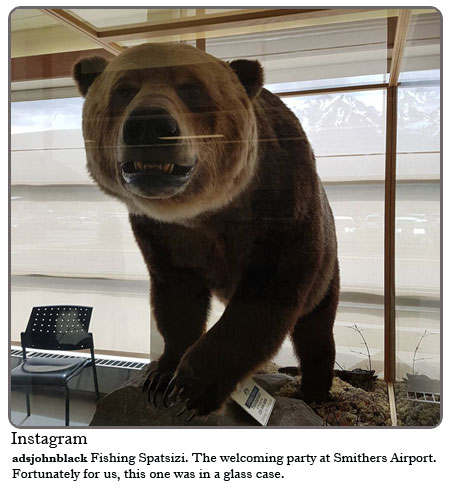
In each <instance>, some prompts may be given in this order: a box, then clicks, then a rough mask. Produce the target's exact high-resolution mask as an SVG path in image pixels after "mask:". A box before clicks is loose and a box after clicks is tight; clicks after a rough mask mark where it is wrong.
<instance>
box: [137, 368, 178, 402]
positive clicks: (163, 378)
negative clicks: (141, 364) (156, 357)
mask: <svg viewBox="0 0 450 488" xmlns="http://www.w3.org/2000/svg"><path fill="white" fill-rule="evenodd" d="M171 380H172V373H162V372H161V371H159V370H158V369H155V370H154V371H152V372H151V373H150V374H149V375H148V377H147V379H146V380H145V381H144V384H143V385H142V392H143V393H145V392H146V391H147V395H148V401H149V403H151V404H152V405H153V406H154V407H155V408H157V406H158V405H157V403H156V399H157V397H158V393H160V392H161V391H165V389H167V386H168V383H170V381H171Z"/></svg>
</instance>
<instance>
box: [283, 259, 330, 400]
mask: <svg viewBox="0 0 450 488" xmlns="http://www.w3.org/2000/svg"><path fill="white" fill-rule="evenodd" d="M338 301H339V270H338V267H337V266H336V272H335V275H334V277H333V280H332V281H331V284H330V287H329V289H328V293H327V295H326V296H325V297H324V298H323V300H322V301H321V302H320V304H319V305H318V306H317V307H316V308H315V309H314V310H313V311H312V312H310V313H309V314H308V315H306V316H304V317H301V318H300V319H299V320H298V321H297V324H296V325H295V327H294V329H293V331H292V334H291V338H292V342H293V345H294V348H295V352H296V354H297V356H298V358H299V361H300V370H301V373H302V382H301V386H300V392H299V394H298V397H299V398H302V399H304V400H306V401H317V402H320V401H324V400H327V399H328V398H329V391H330V388H331V384H332V381H333V370H334V360H335V344H334V337H333V324H334V319H335V316H336V310H337V305H338Z"/></svg>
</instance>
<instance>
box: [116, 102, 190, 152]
mask: <svg viewBox="0 0 450 488" xmlns="http://www.w3.org/2000/svg"><path fill="white" fill-rule="evenodd" d="M179 133H180V131H179V128H178V124H177V121H176V120H175V119H174V118H173V117H172V116H171V115H170V114H169V112H167V111H166V110H164V109H162V108H141V109H136V110H133V112H131V114H130V115H129V117H128V119H127V120H126V122H125V125H124V127H123V141H124V143H125V144H127V145H130V146H144V145H154V144H171V143H175V142H177V136H179Z"/></svg>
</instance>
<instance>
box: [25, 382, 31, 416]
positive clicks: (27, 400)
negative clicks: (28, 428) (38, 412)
mask: <svg viewBox="0 0 450 488" xmlns="http://www.w3.org/2000/svg"><path fill="white" fill-rule="evenodd" d="M25 398H26V403H27V417H29V416H30V415H31V407H30V389H29V388H25Z"/></svg>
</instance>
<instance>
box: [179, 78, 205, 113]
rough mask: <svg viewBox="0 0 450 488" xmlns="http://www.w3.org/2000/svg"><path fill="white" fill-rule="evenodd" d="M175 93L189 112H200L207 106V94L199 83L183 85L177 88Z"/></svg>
mask: <svg viewBox="0 0 450 488" xmlns="http://www.w3.org/2000/svg"><path fill="white" fill-rule="evenodd" d="M176 92H177V95H178V96H179V97H180V98H181V100H183V102H184V103H185V104H186V105H187V106H188V107H189V108H190V109H191V110H201V109H202V108H204V107H206V106H207V105H208V102H209V96H208V93H207V91H206V90H205V89H204V87H203V86H202V85H200V84H199V83H194V82H190V83H183V84H182V85H179V86H177V88H176Z"/></svg>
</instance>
